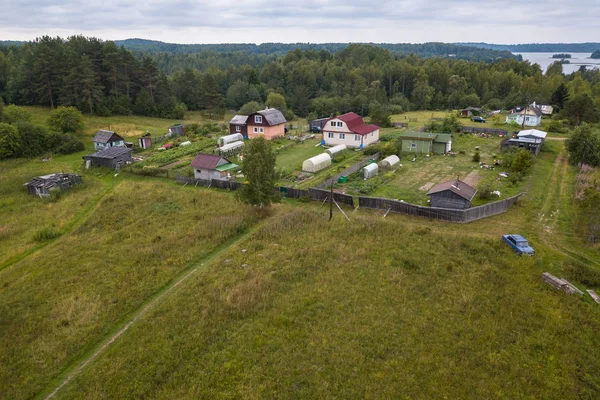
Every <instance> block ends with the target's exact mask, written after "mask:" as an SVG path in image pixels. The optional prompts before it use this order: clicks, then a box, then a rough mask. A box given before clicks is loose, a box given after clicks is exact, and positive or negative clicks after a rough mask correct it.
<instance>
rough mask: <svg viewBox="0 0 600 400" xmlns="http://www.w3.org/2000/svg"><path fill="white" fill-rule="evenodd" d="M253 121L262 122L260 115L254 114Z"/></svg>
mask: <svg viewBox="0 0 600 400" xmlns="http://www.w3.org/2000/svg"><path fill="white" fill-rule="evenodd" d="M254 123H255V124H262V115H255V116H254Z"/></svg>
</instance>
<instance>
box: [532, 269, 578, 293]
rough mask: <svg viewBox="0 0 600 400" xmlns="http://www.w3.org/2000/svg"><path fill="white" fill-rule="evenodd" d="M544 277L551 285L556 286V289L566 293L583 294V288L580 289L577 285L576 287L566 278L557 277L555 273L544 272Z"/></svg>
mask: <svg viewBox="0 0 600 400" xmlns="http://www.w3.org/2000/svg"><path fill="white" fill-rule="evenodd" d="M542 279H543V280H544V281H545V282H546V283H547V284H549V285H550V286H552V287H554V288H555V289H558V290H561V291H563V292H565V293H568V294H574V293H577V294H583V292H582V291H581V290H579V289H578V288H577V287H575V285H573V284H572V283H570V282H569V281H567V280H566V279H561V278H557V277H556V276H554V275H551V274H549V273H548V272H544V273H543V274H542Z"/></svg>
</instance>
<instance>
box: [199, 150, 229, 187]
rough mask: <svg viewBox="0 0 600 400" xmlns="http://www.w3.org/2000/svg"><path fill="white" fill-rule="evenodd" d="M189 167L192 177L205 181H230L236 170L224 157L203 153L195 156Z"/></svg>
mask: <svg viewBox="0 0 600 400" xmlns="http://www.w3.org/2000/svg"><path fill="white" fill-rule="evenodd" d="M190 165H191V167H192V168H194V177H195V178H196V179H205V180H210V179H218V180H221V181H227V180H229V179H231V176H232V174H231V173H232V172H233V170H234V169H235V168H238V165H237V164H234V163H232V162H231V161H229V160H228V159H226V158H225V157H222V156H218V155H215V154H204V153H200V154H198V155H196V157H195V158H194V160H193V161H192V163H191V164H190Z"/></svg>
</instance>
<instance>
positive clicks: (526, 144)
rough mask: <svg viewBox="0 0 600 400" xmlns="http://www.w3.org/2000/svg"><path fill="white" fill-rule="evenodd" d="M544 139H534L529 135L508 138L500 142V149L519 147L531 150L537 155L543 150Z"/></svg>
mask: <svg viewBox="0 0 600 400" xmlns="http://www.w3.org/2000/svg"><path fill="white" fill-rule="evenodd" d="M543 143H544V140H543V139H533V138H528V137H521V138H519V137H517V138H512V139H511V138H506V139H504V140H503V141H502V142H500V151H507V150H510V148H511V147H514V148H517V149H525V150H529V151H530V152H531V154H532V155H534V156H537V155H538V154H540V151H541V150H542V144H543Z"/></svg>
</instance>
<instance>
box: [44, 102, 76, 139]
mask: <svg viewBox="0 0 600 400" xmlns="http://www.w3.org/2000/svg"><path fill="white" fill-rule="evenodd" d="M48 126H49V127H50V129H52V130H54V131H57V132H63V133H67V132H72V133H78V132H81V131H82V130H83V128H84V127H85V122H84V120H83V114H81V112H80V111H79V110H78V109H76V108H75V107H62V106H61V107H58V108H57V109H56V110H53V111H52V112H51V113H50V117H48Z"/></svg>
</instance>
